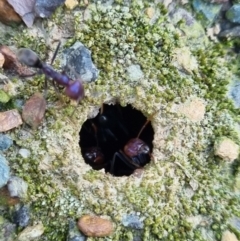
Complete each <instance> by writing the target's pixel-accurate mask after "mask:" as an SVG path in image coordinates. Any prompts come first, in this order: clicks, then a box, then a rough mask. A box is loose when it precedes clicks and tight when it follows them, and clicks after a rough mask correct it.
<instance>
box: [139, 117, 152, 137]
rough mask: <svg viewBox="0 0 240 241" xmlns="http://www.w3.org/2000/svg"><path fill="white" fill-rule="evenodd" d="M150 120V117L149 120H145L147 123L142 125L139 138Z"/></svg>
mask: <svg viewBox="0 0 240 241" xmlns="http://www.w3.org/2000/svg"><path fill="white" fill-rule="evenodd" d="M149 122H150V119H147V121H146V122H145V124H144V125H143V126H142V128H141V130H140V131H139V133H138V135H137V138H138V139H139V136H140V135H141V134H142V131H143V130H144V128H145V127H146V125H147V124H148V123H149Z"/></svg>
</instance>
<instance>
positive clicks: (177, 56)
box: [172, 47, 198, 73]
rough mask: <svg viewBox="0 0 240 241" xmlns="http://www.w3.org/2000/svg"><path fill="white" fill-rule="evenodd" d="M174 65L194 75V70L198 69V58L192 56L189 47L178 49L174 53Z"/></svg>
mask: <svg viewBox="0 0 240 241" xmlns="http://www.w3.org/2000/svg"><path fill="white" fill-rule="evenodd" d="M172 64H173V65H174V66H176V67H177V68H179V67H180V68H181V69H184V70H186V71H187V72H188V73H192V71H193V70H197V69H198V63H197V60H196V58H195V57H194V56H193V55H192V54H191V51H190V50H189V48H188V47H183V48H176V49H175V50H174V52H173V59H172Z"/></svg>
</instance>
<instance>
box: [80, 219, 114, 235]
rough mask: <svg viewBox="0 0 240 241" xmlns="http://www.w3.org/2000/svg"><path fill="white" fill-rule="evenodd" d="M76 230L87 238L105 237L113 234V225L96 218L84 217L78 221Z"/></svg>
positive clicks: (105, 220)
mask: <svg viewBox="0 0 240 241" xmlns="http://www.w3.org/2000/svg"><path fill="white" fill-rule="evenodd" d="M78 228H79V229H80V230H81V231H82V232H83V233H84V234H85V235H86V236H88V237H105V236H108V235H110V234H111V233H112V232H113V229H114V228H113V223H112V222H111V221H109V220H107V219H103V218H100V217H98V216H92V215H84V216H82V217H81V218H80V219H79V220H78Z"/></svg>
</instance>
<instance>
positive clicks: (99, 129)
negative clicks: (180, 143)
mask: <svg viewBox="0 0 240 241" xmlns="http://www.w3.org/2000/svg"><path fill="white" fill-rule="evenodd" d="M79 135H80V141H79V145H80V148H81V153H82V155H83V158H84V160H85V162H86V163H87V164H89V165H91V166H92V168H93V169H94V170H101V169H104V170H105V172H106V173H110V174H112V175H113V176H124V175H125V176H130V175H131V174H133V172H134V171H135V170H136V169H139V168H142V167H143V166H145V165H146V164H147V163H149V162H150V159H151V153H152V148H153V144H152V141H153V136H154V131H153V128H152V125H151V122H150V120H147V118H146V117H145V116H144V115H143V114H142V113H141V112H140V111H138V110H136V109H134V108H133V107H132V106H131V105H127V106H126V107H122V106H120V105H119V104H116V105H107V104H103V105H102V108H101V109H100V111H99V113H98V115H97V116H96V117H95V118H92V119H88V120H86V121H85V122H84V124H83V126H82V128H81V130H80V132H79ZM139 148H140V150H141V151H140V152H138V154H132V152H131V151H133V149H134V150H136V149H138V150H139ZM129 151H130V152H129ZM134 153H135V152H134Z"/></svg>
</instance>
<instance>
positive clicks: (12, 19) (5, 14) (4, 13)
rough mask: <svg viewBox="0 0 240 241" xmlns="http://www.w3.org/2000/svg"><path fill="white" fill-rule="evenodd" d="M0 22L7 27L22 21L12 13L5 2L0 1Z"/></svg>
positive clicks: (12, 10) (9, 6)
mask: <svg viewBox="0 0 240 241" xmlns="http://www.w3.org/2000/svg"><path fill="white" fill-rule="evenodd" d="M0 21H1V22H2V23H4V24H7V25H11V24H13V23H20V22H21V21H22V19H21V17H20V16H19V15H18V14H17V13H16V12H15V11H14V9H13V7H12V6H11V5H10V4H9V3H8V2H7V0H0Z"/></svg>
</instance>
